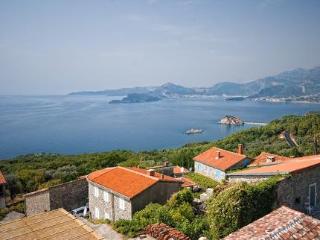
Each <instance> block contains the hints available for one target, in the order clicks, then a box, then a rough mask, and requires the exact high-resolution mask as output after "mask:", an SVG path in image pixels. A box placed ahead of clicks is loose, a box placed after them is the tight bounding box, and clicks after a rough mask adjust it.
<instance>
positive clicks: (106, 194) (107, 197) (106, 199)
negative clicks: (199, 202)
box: [103, 192, 109, 203]
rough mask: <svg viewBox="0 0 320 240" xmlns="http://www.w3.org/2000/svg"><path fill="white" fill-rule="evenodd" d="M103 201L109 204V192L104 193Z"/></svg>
mask: <svg viewBox="0 0 320 240" xmlns="http://www.w3.org/2000/svg"><path fill="white" fill-rule="evenodd" d="M103 200H104V201H105V202H106V203H107V202H109V193H108V192H103Z"/></svg>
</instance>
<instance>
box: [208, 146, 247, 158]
mask: <svg viewBox="0 0 320 240" xmlns="http://www.w3.org/2000/svg"><path fill="white" fill-rule="evenodd" d="M212 148H216V149H219V150H222V151H225V152H229V153H231V154H234V155H240V156H244V157H246V156H247V155H245V154H240V153H237V152H233V151H229V150H226V149H223V148H219V147H214V146H213V147H211V148H209V149H208V150H210V149H212ZM208 150H207V151H208ZM204 152H206V151H204Z"/></svg>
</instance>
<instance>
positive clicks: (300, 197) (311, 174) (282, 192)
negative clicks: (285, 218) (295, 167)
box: [228, 166, 320, 212]
mask: <svg viewBox="0 0 320 240" xmlns="http://www.w3.org/2000/svg"><path fill="white" fill-rule="evenodd" d="M269 177H270V176H232V175H231V176H230V175H228V180H229V181H230V182H249V183H254V182H259V181H262V180H266V179H267V178H269ZM314 183H315V184H316V193H317V194H316V206H318V207H320V198H319V196H320V166H319V167H315V168H310V169H304V170H302V171H300V172H298V173H293V174H291V175H290V176H288V177H287V178H285V179H284V180H282V181H281V182H280V183H279V184H278V187H277V205H278V206H281V205H286V206H288V207H290V208H293V209H296V210H298V211H302V212H306V211H307V207H308V205H309V185H310V184H314Z"/></svg>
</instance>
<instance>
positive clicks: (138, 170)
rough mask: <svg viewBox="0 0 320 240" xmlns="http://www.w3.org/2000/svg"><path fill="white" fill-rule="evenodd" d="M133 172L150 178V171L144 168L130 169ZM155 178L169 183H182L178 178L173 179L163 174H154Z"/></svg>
mask: <svg viewBox="0 0 320 240" xmlns="http://www.w3.org/2000/svg"><path fill="white" fill-rule="evenodd" d="M130 169H131V170H133V171H135V172H139V173H142V174H144V175H147V176H148V170H146V169H143V168H136V167H132V168H130ZM153 177H155V178H158V179H159V180H161V181H167V182H180V180H178V179H176V178H173V177H170V176H168V175H165V174H161V173H158V172H154V176H153Z"/></svg>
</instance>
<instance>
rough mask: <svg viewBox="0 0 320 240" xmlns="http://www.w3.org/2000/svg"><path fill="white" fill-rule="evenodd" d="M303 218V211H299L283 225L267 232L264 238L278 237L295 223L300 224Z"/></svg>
mask: <svg viewBox="0 0 320 240" xmlns="http://www.w3.org/2000/svg"><path fill="white" fill-rule="evenodd" d="M303 218H305V215H304V214H303V213H300V216H297V217H294V218H293V219H292V220H290V221H289V222H288V223H287V224H286V225H285V226H282V227H279V228H277V229H275V230H273V231H272V232H270V233H268V234H267V236H266V237H265V238H264V239H265V240H267V239H269V238H271V239H278V238H279V237H280V236H281V234H283V233H286V232H288V231H289V230H290V229H291V228H293V227H295V226H296V225H297V224H300V223H301V222H302V220H303Z"/></svg>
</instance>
